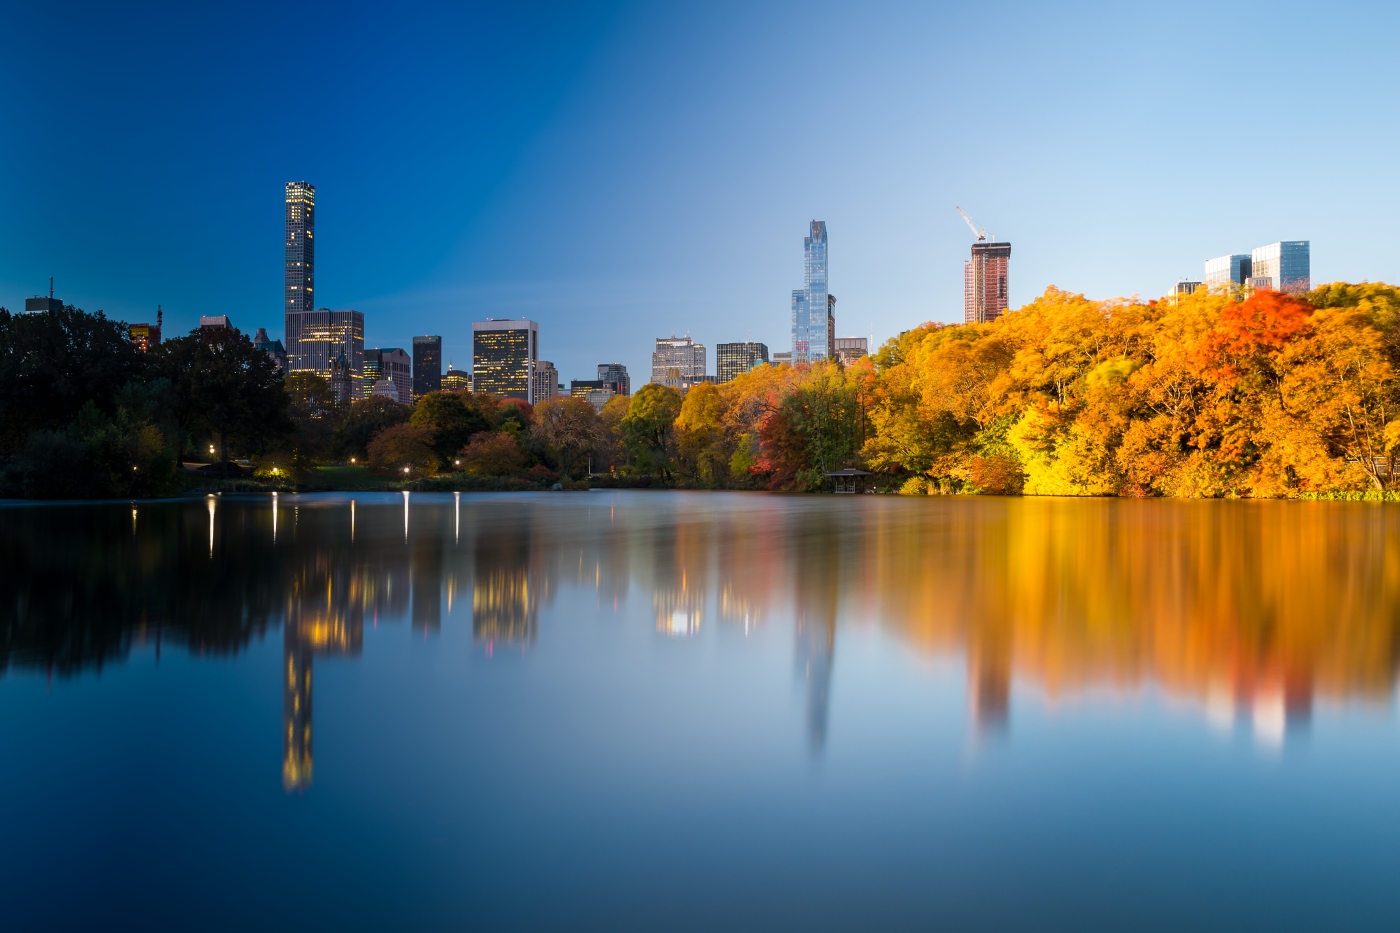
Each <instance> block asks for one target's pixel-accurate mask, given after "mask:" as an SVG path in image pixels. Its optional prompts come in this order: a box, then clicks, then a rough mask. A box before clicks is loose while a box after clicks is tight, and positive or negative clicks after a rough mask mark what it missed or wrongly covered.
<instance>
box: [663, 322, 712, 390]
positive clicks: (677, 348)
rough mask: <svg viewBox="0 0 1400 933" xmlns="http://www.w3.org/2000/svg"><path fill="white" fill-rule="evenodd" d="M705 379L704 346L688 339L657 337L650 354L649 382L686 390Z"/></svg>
mask: <svg viewBox="0 0 1400 933" xmlns="http://www.w3.org/2000/svg"><path fill="white" fill-rule="evenodd" d="M704 378H705V346H704V344H699V343H696V342H695V341H693V340H691V339H690V338H689V337H677V336H676V335H674V334H672V335H671V336H670V337H657V338H656V349H655V350H654V351H653V352H652V354H651V381H652V382H656V383H659V384H661V385H665V386H670V387H671V388H673V389H688V388H690V387H691V386H692V385H694V384H695V383H697V382H701V381H703V380H704Z"/></svg>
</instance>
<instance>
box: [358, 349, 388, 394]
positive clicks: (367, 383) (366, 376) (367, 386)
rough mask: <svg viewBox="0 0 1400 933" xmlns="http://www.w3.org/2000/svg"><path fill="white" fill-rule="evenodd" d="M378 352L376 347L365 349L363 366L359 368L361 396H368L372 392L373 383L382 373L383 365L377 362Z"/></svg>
mask: <svg viewBox="0 0 1400 933" xmlns="http://www.w3.org/2000/svg"><path fill="white" fill-rule="evenodd" d="M379 354H380V350H379V348H378V347H375V348H374V349H372V350H366V351H365V363H364V368H363V369H362V370H361V375H360V382H361V384H362V385H363V386H364V389H363V390H362V391H361V392H360V396H361V397H363V398H369V397H370V395H372V394H374V384H375V383H376V382H378V381H379V380H380V378H381V377H382V376H383V375H384V373H383V367H382V366H381V365H380V362H379Z"/></svg>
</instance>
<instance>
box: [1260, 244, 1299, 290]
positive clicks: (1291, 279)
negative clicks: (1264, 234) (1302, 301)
mask: <svg viewBox="0 0 1400 933" xmlns="http://www.w3.org/2000/svg"><path fill="white" fill-rule="evenodd" d="M1310 251H1311V244H1309V242H1308V241H1307V240H1283V241H1280V242H1278V243H1270V244H1269V245H1268V246H1261V247H1259V248H1258V249H1256V250H1254V252H1252V253H1251V254H1250V257H1249V264H1250V273H1249V277H1250V279H1251V281H1253V280H1258V279H1265V278H1267V279H1268V280H1269V281H1268V285H1267V286H1265V285H1263V284H1262V283H1261V284H1258V285H1255V286H1254V287H1255V288H1265V287H1267V288H1270V289H1272V290H1274V291H1276V292H1305V291H1307V290H1308V289H1310V288H1312V259H1311V256H1310Z"/></svg>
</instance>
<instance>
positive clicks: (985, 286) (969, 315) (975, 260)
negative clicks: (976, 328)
mask: <svg viewBox="0 0 1400 933" xmlns="http://www.w3.org/2000/svg"><path fill="white" fill-rule="evenodd" d="M1010 264H1011V244H1010V243H987V242H982V241H978V242H976V243H973V244H972V258H971V259H969V260H968V261H967V262H966V263H964V264H963V322H964V323H967V324H982V323H985V322H987V321H995V320H996V319H997V318H999V317H1001V315H1002V312H1003V311H1005V310H1006V308H1007V304H1008V299H1007V296H1008V294H1009V291H1008V285H1007V267H1008V266H1009V265H1010Z"/></svg>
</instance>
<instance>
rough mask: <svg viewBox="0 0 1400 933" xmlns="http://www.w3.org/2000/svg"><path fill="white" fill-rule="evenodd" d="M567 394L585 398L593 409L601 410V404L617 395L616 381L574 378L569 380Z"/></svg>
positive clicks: (606, 402)
mask: <svg viewBox="0 0 1400 933" xmlns="http://www.w3.org/2000/svg"><path fill="white" fill-rule="evenodd" d="M569 395H571V396H572V397H574V398H581V399H584V400H586V401H587V402H588V404H590V405H592V406H593V409H594V410H595V411H602V410H603V406H604V405H606V404H608V401H609V400H611V399H612V398H613V397H614V396H616V395H617V387H616V383H612V382H605V381H604V380H602V379H574V380H571V381H570V382H569Z"/></svg>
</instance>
